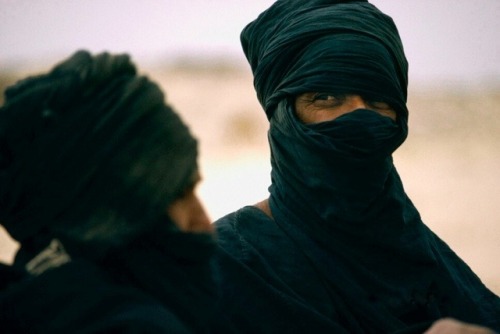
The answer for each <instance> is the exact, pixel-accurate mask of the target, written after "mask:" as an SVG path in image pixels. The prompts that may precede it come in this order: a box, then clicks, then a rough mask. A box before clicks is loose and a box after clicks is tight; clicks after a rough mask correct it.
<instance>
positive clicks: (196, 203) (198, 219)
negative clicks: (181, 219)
mask: <svg viewBox="0 0 500 334" xmlns="http://www.w3.org/2000/svg"><path fill="white" fill-rule="evenodd" d="M191 210H192V211H191V220H192V222H191V225H192V226H193V227H195V229H196V230H211V226H212V224H211V221H210V218H209V217H208V213H207V211H206V210H205V207H204V206H203V203H202V202H201V200H200V198H199V197H198V196H197V195H195V197H194V200H193V204H192V208H191Z"/></svg>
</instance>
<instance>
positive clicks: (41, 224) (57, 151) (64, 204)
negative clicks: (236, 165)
mask: <svg viewBox="0 0 500 334" xmlns="http://www.w3.org/2000/svg"><path fill="white" fill-rule="evenodd" d="M197 172H198V167H197V141H196V139H195V138H194V137H193V136H192V135H191V133H190V131H189V129H188V127H187V126H186V125H185V124H184V123H183V121H182V120H181V118H180V117H179V115H178V114H177V113H176V112H175V111H174V110H173V109H172V108H171V107H170V106H168V105H167V104H166V103H165V98H164V95H163V93H162V91H161V90H160V88H159V86H158V85H157V84H155V83H153V82H151V81H150V80H149V79H148V78H146V77H144V76H139V75H138V74H137V72H136V68H135V66H134V64H133V63H132V62H131V61H130V59H129V57H128V56H127V55H110V54H108V53H102V54H99V55H96V56H92V55H91V54H90V53H88V52H86V51H79V52H76V53H75V54H73V55H72V56H71V57H70V58H68V59H67V60H65V61H63V62H62V63H60V64H59V65H57V66H56V67H55V68H54V69H52V70H51V71H50V72H49V73H47V74H43V75H39V76H36V77H29V78H27V79H25V80H23V81H21V82H19V83H17V84H16V85H14V86H12V87H10V88H8V89H7V90H6V92H5V104H4V105H3V106H2V108H1V109H0V223H1V224H2V225H3V226H4V227H5V229H6V230H7V231H8V233H9V234H10V235H11V236H12V237H13V238H14V239H16V240H17V241H19V243H20V244H21V248H20V251H19V252H18V254H17V255H16V259H15V263H14V267H18V268H24V266H25V264H26V263H27V262H28V261H30V260H31V259H32V258H33V257H34V256H35V255H37V254H38V253H40V251H41V250H42V249H44V248H45V247H46V246H47V245H48V242H49V241H50V240H52V239H58V240H60V241H62V244H63V246H64V248H65V249H66V251H67V252H68V253H69V256H70V257H71V261H72V262H73V263H75V262H76V263H77V262H78V261H79V260H82V261H89V260H90V262H91V263H94V264H96V265H97V266H98V267H99V268H101V270H104V271H105V272H107V273H108V274H109V275H111V277H113V278H114V279H115V280H116V281H117V282H119V283H121V284H126V285H129V286H132V287H133V288H134V289H135V288H138V289H140V290H141V291H145V292H146V293H148V294H150V295H151V296H152V297H154V298H156V299H158V300H160V301H161V302H162V303H164V304H165V305H166V306H167V307H168V308H169V309H170V310H171V311H172V312H173V313H175V314H176V315H178V316H179V317H180V318H181V319H182V320H184V321H185V324H187V325H188V327H190V328H192V329H194V330H196V331H198V332H202V331H206V326H207V323H208V321H209V318H210V312H211V304H212V297H213V292H214V291H213V289H212V280H211V275H210V271H209V267H208V259H209V257H210V255H211V254H212V252H213V248H214V240H213V236H212V235H210V234H202V233H183V232H181V231H180V230H179V229H178V228H177V226H176V225H175V224H174V223H173V222H172V220H171V219H170V218H169V217H168V215H167V207H168V205H169V204H170V203H172V202H173V201H174V200H176V199H178V198H180V197H181V196H182V195H183V194H184V193H185V191H186V189H188V188H190V187H191V186H193V185H194V183H195V182H196V180H197V179H196V177H197ZM28 271H29V270H28ZM60 279H62V280H64V277H63V278H60ZM62 284H64V283H62ZM76 288H77V287H76ZM61 291H64V290H61ZM7 293H8V292H7ZM51 297H53V296H51ZM16 305H17V306H16V308H17V309H20V310H22V309H23V307H26V308H27V310H29V311H30V312H31V310H30V309H29V308H30V307H32V305H31V304H30V303H29V302H27V303H25V304H24V303H21V302H18V303H17V304H16ZM60 306H61V305H59V306H58V307H60ZM62 307H64V306H63V305H62ZM33 311H39V310H33ZM49 322H50V321H49Z"/></svg>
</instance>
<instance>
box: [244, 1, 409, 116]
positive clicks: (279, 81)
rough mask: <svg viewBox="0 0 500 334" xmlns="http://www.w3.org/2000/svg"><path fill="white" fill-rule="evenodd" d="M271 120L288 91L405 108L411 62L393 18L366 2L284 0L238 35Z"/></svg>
mask: <svg viewBox="0 0 500 334" xmlns="http://www.w3.org/2000/svg"><path fill="white" fill-rule="evenodd" d="M241 43H242V46H243V51H244V52H245V55H246V57H247V59H248V61H249V63H250V66H251V68H252V72H253V75H254V86H255V90H256V92H257V97H258V99H259V101H260V103H261V105H262V106H263V108H264V110H265V111H266V114H267V116H268V118H270V117H271V116H272V114H273V112H274V108H275V107H276V105H277V104H278V102H279V101H280V100H281V99H282V98H283V97H284V96H287V95H294V94H298V93H300V92H304V91H318V90H319V89H320V88H321V89H328V91H329V92H337V93H339V92H346V91H349V92H350V93H361V95H362V96H363V95H366V94H369V95H370V97H376V98H377V99H378V100H382V101H387V102H392V103H391V104H392V105H393V107H395V108H397V109H399V112H400V113H401V115H402V116H404V114H405V111H406V103H405V102H406V98H407V85H408V62H407V60H406V58H405V55H404V50H403V45H402V43H401V40H400V38H399V34H398V31H397V28H396V26H395V25H394V22H393V20H392V19H391V18H390V17H389V16H387V15H385V14H384V13H382V12H380V11H379V10H378V9H376V8H375V7H374V6H373V5H371V4H369V3H367V2H366V1H339V0H337V1H336V0H309V1H300V0H282V1H277V2H275V3H274V4H273V6H271V7H270V8H269V9H268V10H266V11H264V12H263V13H262V14H260V16H259V17H258V18H257V19H256V20H255V21H253V22H251V23H250V24H248V25H247V26H246V27H245V29H244V30H243V31H242V33H241Z"/></svg>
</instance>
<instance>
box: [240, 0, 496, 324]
mask: <svg viewBox="0 0 500 334" xmlns="http://www.w3.org/2000/svg"><path fill="white" fill-rule="evenodd" d="M241 40H242V44H243V49H244V51H245V54H246V56H247V58H248V60H249V62H250V65H251V67H252V71H253V73H254V85H255V89H256V91H257V96H258V99H259V101H260V103H261V105H262V106H263V108H264V110H265V112H266V114H267V116H268V118H269V120H270V130H269V142H270V146H271V163H272V172H271V178H272V185H271V186H270V188H269V190H270V194H271V196H270V206H271V211H272V214H273V217H274V219H275V222H276V224H277V225H279V226H280V227H281V229H282V230H283V231H284V232H285V233H286V234H287V235H289V236H290V238H291V239H293V240H294V241H295V242H296V243H297V245H298V246H299V247H300V248H301V249H302V250H303V251H304V253H305V255H306V256H307V257H308V258H309V259H311V263H313V265H314V266H315V268H316V270H317V272H318V275H320V276H321V277H322V280H323V282H324V284H325V286H326V288H327V290H328V291H329V292H330V295H331V299H332V303H333V304H334V305H338V306H339V307H338V312H339V313H340V314H341V317H340V318H341V319H342V321H343V323H342V324H341V325H342V326H344V327H345V328H347V329H348V330H349V331H351V332H353V333H357V332H359V333H362V332H384V333H388V332H394V331H398V330H402V329H405V328H406V326H408V325H412V324H416V323H418V322H428V323H430V322H432V321H433V320H436V319H438V318H440V317H445V316H454V317H457V318H459V319H462V320H466V321H470V322H476V323H482V324H484V325H488V326H491V327H494V328H495V326H499V324H498V318H499V315H500V302H499V299H498V297H496V296H495V295H494V294H493V293H491V292H490V291H489V290H488V289H487V288H486V287H484V285H483V284H482V283H481V281H480V280H479V279H478V278H477V277H476V276H475V275H474V273H473V272H472V271H471V270H470V269H469V267H468V266H467V265H466V264H465V263H463V262H462V261H461V260H460V259H459V258H458V257H457V256H456V255H455V254H454V253H453V252H452V251H451V250H450V249H449V248H448V246H447V245H446V244H445V243H444V242H442V241H441V240H440V239H439V238H438V237H437V236H435V235H434V234H433V233H432V232H431V231H430V230H429V229H428V228H427V227H426V226H425V225H424V224H423V223H422V221H421V219H420V215H419V213H418V211H417V209H416V208H415V207H414V206H413V204H412V202H411V201H410V199H409V198H408V197H407V195H406V193H405V191H404V188H403V185H402V183H401V180H400V178H399V175H398V173H397V171H396V168H395V167H394V165H393V161H392V153H393V152H394V150H396V149H397V147H398V146H399V145H401V144H402V143H403V141H404V140H405V138H406V136H407V132H408V130H407V122H408V111H407V108H406V98H407V84H408V80H407V72H408V65H407V61H406V59H405V55H404V52H403V47H402V43H401V41H400V38H399V34H398V31H397V29H396V27H395V25H394V23H393V21H392V19H391V18H389V17H388V16H387V15H385V14H383V13H382V12H380V11H379V10H378V9H377V8H376V7H374V6H373V5H371V4H369V3H367V2H366V1H332V0H331V1H326V0H310V1H303V0H281V1H277V2H276V3H275V4H274V5H273V6H272V7H270V8H269V9H268V10H266V11H265V12H264V13H262V14H261V15H260V16H259V17H258V18H257V19H256V20H255V21H253V22H252V23H250V24H249V25H248V26H247V27H246V28H245V29H244V30H243V32H242V35H241ZM305 92H322V93H325V92H326V93H332V94H359V95H361V96H362V97H364V98H366V99H368V100H374V101H385V102H387V103H388V104H389V105H390V106H391V107H392V108H393V109H394V110H395V111H396V112H397V120H396V121H392V120H391V119H389V118H387V117H384V116H381V115H379V114H377V113H375V112H373V111H371V110H365V109H359V110H356V111H353V112H351V113H348V114H345V115H343V116H341V117H339V118H337V119H335V120H333V121H328V122H323V123H319V124H312V125H305V124H302V123H301V122H300V121H299V120H298V118H297V117H296V115H295V110H294V98H295V97H296V96H297V95H299V94H301V93H305ZM466 305H467V306H466Z"/></svg>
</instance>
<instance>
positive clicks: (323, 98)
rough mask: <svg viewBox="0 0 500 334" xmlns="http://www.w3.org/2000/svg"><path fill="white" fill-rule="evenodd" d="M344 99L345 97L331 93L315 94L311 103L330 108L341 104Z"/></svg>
mask: <svg viewBox="0 0 500 334" xmlns="http://www.w3.org/2000/svg"><path fill="white" fill-rule="evenodd" d="M345 99H346V97H345V95H334V94H331V93H317V94H314V96H313V102H318V103H325V104H328V105H332V106H333V105H340V104H342V103H343V102H344V101H345Z"/></svg>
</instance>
